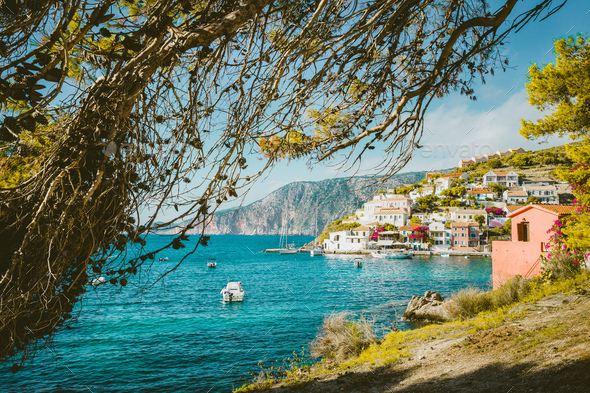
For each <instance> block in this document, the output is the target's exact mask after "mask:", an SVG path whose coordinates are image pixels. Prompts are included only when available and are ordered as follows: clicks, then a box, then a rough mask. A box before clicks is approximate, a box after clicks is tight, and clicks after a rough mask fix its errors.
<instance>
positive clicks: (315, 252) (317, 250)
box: [309, 246, 326, 257]
mask: <svg viewBox="0 0 590 393" xmlns="http://www.w3.org/2000/svg"><path fill="white" fill-rule="evenodd" d="M325 254H326V252H325V251H324V249H323V248H322V247H321V246H318V247H314V248H313V249H312V250H311V251H310V252H309V256H312V257H317V256H320V255H325Z"/></svg>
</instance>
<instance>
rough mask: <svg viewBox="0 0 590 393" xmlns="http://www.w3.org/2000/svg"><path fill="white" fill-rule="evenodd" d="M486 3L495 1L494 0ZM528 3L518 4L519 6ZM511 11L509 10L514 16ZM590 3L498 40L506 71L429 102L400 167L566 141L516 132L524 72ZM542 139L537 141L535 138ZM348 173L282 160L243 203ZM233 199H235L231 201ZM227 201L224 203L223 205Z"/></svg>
mask: <svg viewBox="0 0 590 393" xmlns="http://www.w3.org/2000/svg"><path fill="white" fill-rule="evenodd" d="M492 3H497V2H496V1H494V2H492ZM526 3H529V5H530V2H527V1H521V2H519V3H518V6H517V7H519V8H520V9H524V6H526V5H527V4H526ZM518 14H519V12H515V13H514V14H513V15H518ZM588 26H590V3H589V2H587V1H581V0H570V1H569V2H568V4H566V5H565V6H564V7H563V8H562V9H561V10H560V11H559V12H557V13H556V14H555V15H553V16H552V17H550V18H548V19H547V20H545V21H542V22H539V21H533V22H531V23H529V24H528V25H527V26H526V27H525V28H524V29H523V30H521V31H520V32H518V33H516V34H512V35H511V36H510V37H509V38H508V41H509V42H508V43H507V44H506V45H504V48H503V53H504V54H505V55H507V56H508V58H509V62H510V67H511V68H509V69H507V70H506V72H502V71H501V70H496V76H490V75H488V77H487V78H486V81H487V84H486V85H477V86H475V87H474V89H475V94H476V96H477V98H478V100H477V101H470V100H468V99H467V98H466V97H465V96H461V95H459V94H452V95H450V96H447V97H445V98H443V99H441V100H439V101H436V102H433V104H432V105H431V106H430V109H429V112H428V114H427V116H426V122H425V124H426V127H427V128H426V129H425V132H424V135H423V138H422V141H421V144H422V145H424V148H422V149H421V150H418V151H416V152H415V154H414V158H413V159H412V161H411V162H410V163H409V164H408V165H407V166H406V167H405V168H404V169H403V170H402V172H409V171H417V170H431V169H437V168H449V167H453V166H456V165H457V163H458V161H459V160H460V159H462V158H468V157H471V156H473V155H481V154H484V153H489V152H493V151H497V150H506V149H508V148H510V147H522V148H524V149H526V150H538V149H542V148H546V147H551V146H556V145H561V144H564V143H567V141H568V140H567V139H562V140H560V139H558V138H550V139H548V140H547V141H527V140H525V139H524V138H523V137H521V136H520V135H519V133H518V130H519V129H520V119H522V118H526V119H536V118H538V117H540V114H539V112H538V111H537V110H536V109H535V108H533V107H531V106H530V105H529V103H528V102H527V100H526V97H527V94H526V90H525V86H524V84H525V82H526V73H527V70H528V67H529V66H530V65H531V64H532V63H537V64H542V63H551V62H553V61H554V60H555V55H554V53H553V51H552V49H553V41H554V40H555V39H558V38H561V37H564V36H569V35H573V34H576V33H580V32H584V33H588V32H589V29H588ZM540 142H543V143H540ZM380 154H381V152H380V151H379V149H378V148H377V149H375V150H374V151H372V152H371V154H370V155H368V156H367V157H366V158H365V159H364V162H363V164H362V169H363V171H362V172H361V173H362V174H374V170H371V168H372V167H373V166H374V165H375V164H377V163H379V162H380V161H381V159H380ZM346 176H350V174H349V173H345V172H342V171H338V170H337V169H336V168H333V167H327V166H322V165H318V166H316V167H314V168H313V169H311V170H310V169H309V168H308V167H307V165H306V163H305V161H291V162H283V163H281V164H279V165H277V166H276V167H275V168H274V170H272V172H271V173H270V174H268V175H267V177H266V178H264V179H263V180H261V181H259V182H258V183H257V184H256V185H254V187H253V188H252V189H251V191H250V192H249V193H248V194H247V195H246V196H245V198H244V201H243V203H244V204H248V203H251V202H254V201H256V200H258V199H260V198H263V197H264V196H266V195H268V194H269V193H270V192H271V191H274V190H276V189H278V188H280V187H282V186H284V185H286V184H288V183H290V182H294V181H317V180H323V179H327V178H333V177H346ZM232 204H235V203H232ZM228 206H230V205H228Z"/></svg>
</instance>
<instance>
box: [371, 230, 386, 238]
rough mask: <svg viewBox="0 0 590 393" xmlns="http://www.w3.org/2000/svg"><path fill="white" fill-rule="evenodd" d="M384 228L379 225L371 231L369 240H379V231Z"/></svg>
mask: <svg viewBox="0 0 590 393" xmlns="http://www.w3.org/2000/svg"><path fill="white" fill-rule="evenodd" d="M384 230H385V228H383V227H379V228H377V230H376V231H375V232H373V234H372V235H371V240H375V241H377V240H379V233H380V232H383V231H384Z"/></svg>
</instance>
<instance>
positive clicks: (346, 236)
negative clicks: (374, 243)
mask: <svg viewBox="0 0 590 393" xmlns="http://www.w3.org/2000/svg"><path fill="white" fill-rule="evenodd" d="M370 237H371V229H370V228H368V227H365V226H360V227H356V228H354V229H353V230H351V231H338V232H330V238H328V239H325V240H324V250H326V251H337V250H340V251H360V250H364V249H365V248H367V244H368V243H369V240H370Z"/></svg>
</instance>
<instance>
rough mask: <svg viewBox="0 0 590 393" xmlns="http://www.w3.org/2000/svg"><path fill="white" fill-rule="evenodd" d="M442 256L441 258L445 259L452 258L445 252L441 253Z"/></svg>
mask: <svg viewBox="0 0 590 393" xmlns="http://www.w3.org/2000/svg"><path fill="white" fill-rule="evenodd" d="M440 256H441V257H443V258H448V257H450V255H449V254H446V253H444V252H441V253H440Z"/></svg>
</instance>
